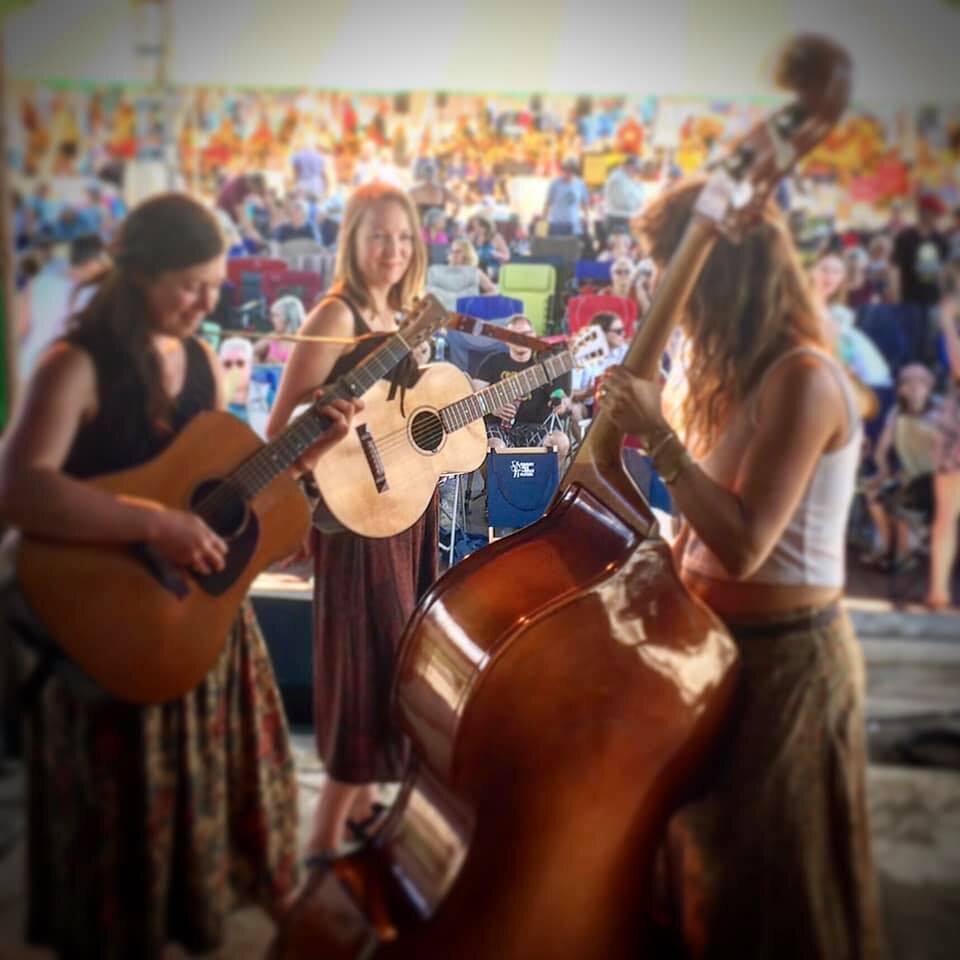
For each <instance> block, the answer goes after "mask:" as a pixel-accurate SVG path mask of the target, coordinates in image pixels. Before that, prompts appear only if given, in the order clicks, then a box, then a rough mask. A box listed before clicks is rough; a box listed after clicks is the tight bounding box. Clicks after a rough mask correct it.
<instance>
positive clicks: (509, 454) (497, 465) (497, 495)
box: [487, 447, 560, 541]
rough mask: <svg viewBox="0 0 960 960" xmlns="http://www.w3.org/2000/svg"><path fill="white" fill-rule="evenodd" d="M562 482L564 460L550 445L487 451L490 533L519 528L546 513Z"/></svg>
mask: <svg viewBox="0 0 960 960" xmlns="http://www.w3.org/2000/svg"><path fill="white" fill-rule="evenodd" d="M559 485H560V461H559V458H558V457H557V454H556V451H554V450H551V449H549V448H548V447H507V448H505V449H503V450H491V451H490V452H489V453H488V454H487V536H488V538H489V539H490V540H491V541H493V540H495V539H497V537H496V536H495V535H494V530H496V529H502V528H505V527H508V528H510V529H513V530H517V529H519V528H521V527H525V526H526V525H527V524H529V523H533V522H534V521H535V520H539V519H540V517H542V516H543V515H544V513H545V512H546V510H547V507H548V506H549V505H550V501H551V500H552V499H553V496H554V494H555V493H556V492H557V487H558V486H559Z"/></svg>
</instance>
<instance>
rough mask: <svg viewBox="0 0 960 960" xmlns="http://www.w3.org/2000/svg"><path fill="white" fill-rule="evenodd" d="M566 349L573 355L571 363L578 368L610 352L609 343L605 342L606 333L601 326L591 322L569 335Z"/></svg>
mask: <svg viewBox="0 0 960 960" xmlns="http://www.w3.org/2000/svg"><path fill="white" fill-rule="evenodd" d="M567 350H568V351H569V353H570V356H571V357H573V365H574V366H575V367H578V368H579V367H585V366H588V365H589V364H591V363H593V362H594V361H595V360H600V359H601V358H602V357H605V356H606V355H607V354H608V353H609V352H610V344H608V343H607V335H606V334H605V333H604V332H603V329H602V327H600V326H599V325H597V324H595V323H591V324H590V325H589V326H586V327H583V328H582V329H580V330H578V331H577V332H576V333H575V334H574V335H573V336H572V337H570V339H569V340H568V341H567Z"/></svg>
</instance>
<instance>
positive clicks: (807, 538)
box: [683, 347, 863, 587]
mask: <svg viewBox="0 0 960 960" xmlns="http://www.w3.org/2000/svg"><path fill="white" fill-rule="evenodd" d="M798 353H812V354H814V355H815V356H818V357H820V358H821V359H822V360H823V361H824V362H825V363H826V365H827V367H828V369H830V370H832V371H833V373H834V375H835V376H836V378H837V382H838V383H839V384H840V388H841V389H842V391H843V395H844V397H845V398H846V404H847V424H848V437H847V441H846V443H845V444H843V446H841V447H838V448H837V449H836V450H830V451H827V452H825V453H823V454H821V455H820V459H819V460H818V461H817V465H816V466H815V467H814V470H813V475H812V476H811V477H810V482H809V484H808V485H807V489H806V490H805V491H804V493H803V496H802V497H801V499H800V502H799V503H798V504H797V508H796V510H795V511H794V513H793V516H792V517H791V518H790V521H789V523H787V526H786V527H785V528H784V531H783V533H782V534H781V535H780V539H779V540H778V541H777V543H776V544H775V545H774V547H773V550H771V552H770V555H769V556H768V557H767V559H766V560H764V562H763V563H762V564H761V566H760V568H759V569H758V570H756V571H755V572H754V573H752V574H751V575H750V576H749V577H745V578H744V579H743V580H742V581H740V582H743V583H758V584H787V585H790V586H811V587H842V586H843V583H844V569H845V564H844V559H845V554H846V533H847V517H848V514H849V512H850V503H851V501H852V500H853V492H854V484H855V480H856V473H857V465H858V464H859V462H860V446H861V442H862V437H863V425H862V423H861V422H860V415H859V413H858V412H857V406H856V398H855V397H854V393H853V387H852V386H851V384H850V382H849V381H848V380H847V377H846V374H844V372H843V370H842V369H841V368H840V366H839V365H838V364H837V363H836V361H834V360H833V358H832V357H830V356H829V355H828V354H826V353H824V352H823V351H822V350H817V349H814V348H812V347H797V348H796V349H795V350H791V351H789V352H788V353H785V354H784V355H783V356H782V357H780V359H779V360H777V361H775V362H774V363H773V364H772V365H771V366H770V367H768V368H767V371H766V372H765V373H764V375H763V379H762V380H761V382H760V387H759V389H758V390H757V401H755V404H754V408H753V415H754V417H756V402H759V398H760V395H761V393H762V390H763V384H764V382H765V381H766V379H767V377H768V376H769V375H770V373H771V372H772V371H773V370H774V369H775V368H776V367H777V366H779V365H780V364H781V363H783V361H784V360H786V359H787V358H788V357H793V356H796V355H797V354H798ZM683 565H684V566H685V567H686V568H687V569H689V570H692V571H694V572H696V573H702V574H704V575H705V576H708V577H712V578H713V579H715V580H731V579H733V578H732V577H731V576H730V574H729V573H728V572H727V571H726V568H725V567H724V566H723V564H722V563H720V561H719V560H718V559H717V558H716V557H715V556H714V554H713V553H712V552H711V551H710V550H709V548H708V547H707V546H706V545H705V544H704V543H703V541H702V540H701V539H700V538H699V537H698V536H697V535H696V534H695V533H694V531H693V530H691V531H690V537H689V539H688V541H687V546H686V550H685V552H684V557H683Z"/></svg>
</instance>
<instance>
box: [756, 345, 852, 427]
mask: <svg viewBox="0 0 960 960" xmlns="http://www.w3.org/2000/svg"><path fill="white" fill-rule="evenodd" d="M844 375H845V374H844V373H843V370H842V368H841V367H840V365H839V364H838V363H836V361H834V360H832V359H830V358H828V357H827V356H826V355H823V354H820V353H819V352H817V353H813V352H806V351H805V352H803V353H796V354H794V355H793V356H790V357H787V358H786V359H784V360H783V361H781V362H780V363H779V364H777V366H776V368H775V369H774V370H772V371H771V373H770V376H769V377H768V382H767V383H766V384H765V387H764V397H763V404H762V406H763V408H765V409H767V410H770V411H771V412H772V413H775V414H776V416H777V417H778V418H780V419H781V421H782V422H793V423H798V422H801V421H805V420H808V421H811V422H818V423H820V424H821V425H822V426H823V428H824V429H825V430H827V429H829V432H834V431H836V430H837V429H838V428H839V427H841V426H845V425H846V419H847V414H846V410H847V407H846V400H845V396H844V393H843V388H842V386H841V382H840V379H841V377H843V376H844Z"/></svg>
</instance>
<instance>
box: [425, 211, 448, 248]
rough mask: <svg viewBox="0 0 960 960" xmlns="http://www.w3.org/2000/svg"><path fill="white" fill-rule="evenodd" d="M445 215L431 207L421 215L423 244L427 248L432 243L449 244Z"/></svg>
mask: <svg viewBox="0 0 960 960" xmlns="http://www.w3.org/2000/svg"><path fill="white" fill-rule="evenodd" d="M446 223H447V215H446V214H445V213H444V212H443V210H440V209H439V208H437V207H431V208H430V209H429V210H427V211H426V213H424V215H423V227H422V233H423V242H424V243H425V244H427V245H428V246H429V245H430V244H432V243H439V244H444V243H449V242H450V238H449V237H448V236H447V231H446Z"/></svg>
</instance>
